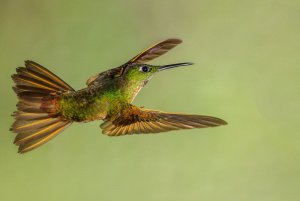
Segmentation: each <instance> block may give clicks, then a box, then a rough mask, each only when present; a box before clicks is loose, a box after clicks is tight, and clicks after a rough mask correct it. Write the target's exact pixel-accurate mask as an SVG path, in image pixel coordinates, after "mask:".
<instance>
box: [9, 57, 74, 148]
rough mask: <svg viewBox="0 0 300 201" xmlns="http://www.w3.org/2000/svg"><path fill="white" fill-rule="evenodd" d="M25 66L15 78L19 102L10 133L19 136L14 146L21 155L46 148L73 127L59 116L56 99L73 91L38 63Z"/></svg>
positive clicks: (28, 63)
mask: <svg viewBox="0 0 300 201" xmlns="http://www.w3.org/2000/svg"><path fill="white" fill-rule="evenodd" d="M25 66H26V67H19V68H17V73H16V74H14V75H13V76H12V79H13V80H14V82H15V83H16V86H15V87H13V90H14V91H15V93H16V94H17V96H18V99H19V102H18V103H17V111H16V112H14V113H13V115H12V116H14V118H15V122H14V123H13V125H12V127H11V130H12V131H13V132H15V133H17V136H16V138H15V141H14V143H15V144H16V145H18V146H19V153H25V152H28V151H30V150H32V149H34V148H36V147H38V146H40V145H42V144H44V143H45V142H47V141H49V140H50V139H52V138H53V137H54V136H56V135H57V134H58V133H60V132H61V131H62V130H63V129H64V128H66V127H67V126H68V125H70V124H71V123H72V122H71V121H69V120H66V119H64V118H62V117H61V116H60V114H59V111H58V110H57V99H58V98H59V96H60V94H62V93H65V92H69V91H74V89H73V88H72V87H70V86H69V85H68V84H67V83H65V82H64V81H63V80H61V79H60V78H59V77H57V76H56V75H54V74H53V73H51V72H50V71H49V70H47V69H46V68H44V67H42V66H41V65H39V64H37V63H35V62H32V61H25Z"/></svg>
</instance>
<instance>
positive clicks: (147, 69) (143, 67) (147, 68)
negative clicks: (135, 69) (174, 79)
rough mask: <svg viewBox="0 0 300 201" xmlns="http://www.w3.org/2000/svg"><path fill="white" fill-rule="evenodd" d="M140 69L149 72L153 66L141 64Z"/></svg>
mask: <svg viewBox="0 0 300 201" xmlns="http://www.w3.org/2000/svg"><path fill="white" fill-rule="evenodd" d="M140 71H141V72H144V73H147V72H150V71H151V68H150V67H148V66H141V67H140Z"/></svg>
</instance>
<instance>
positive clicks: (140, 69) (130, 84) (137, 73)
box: [120, 62, 193, 102]
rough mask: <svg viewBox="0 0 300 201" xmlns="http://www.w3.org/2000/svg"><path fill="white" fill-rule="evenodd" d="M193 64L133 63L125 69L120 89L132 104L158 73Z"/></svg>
mask: <svg viewBox="0 0 300 201" xmlns="http://www.w3.org/2000/svg"><path fill="white" fill-rule="evenodd" d="M192 64H193V63H190V62H186V63H177V64H169V65H164V66H155V65H149V64H140V63H131V64H128V65H127V66H126V67H125V68H124V71H123V75H122V78H121V80H120V88H121V90H122V91H123V92H124V93H125V94H126V97H128V100H129V101H130V102H131V101H132V100H133V99H134V97H135V96H136V95H137V93H138V92H139V91H140V90H141V89H142V88H143V87H144V86H145V85H146V84H147V83H148V81H149V80H150V79H151V77H152V76H153V75H154V74H156V73H157V72H160V71H163V70H167V69H171V68H175V67H180V66H189V65H192Z"/></svg>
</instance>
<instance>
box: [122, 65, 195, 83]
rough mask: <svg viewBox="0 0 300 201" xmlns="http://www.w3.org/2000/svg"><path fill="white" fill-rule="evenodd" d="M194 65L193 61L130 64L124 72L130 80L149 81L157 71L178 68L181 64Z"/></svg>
mask: <svg viewBox="0 0 300 201" xmlns="http://www.w3.org/2000/svg"><path fill="white" fill-rule="evenodd" d="M189 65H193V63H191V62H185V63H176V64H169V65H164V66H155V65H149V64H135V63H132V64H129V66H127V67H126V70H125V72H124V77H125V79H126V80H128V81H132V82H141V83H147V81H148V80H149V79H150V78H151V77H152V76H153V75H154V74H155V73H157V72H160V71H163V70H167V69H171V68H176V67H180V66H189Z"/></svg>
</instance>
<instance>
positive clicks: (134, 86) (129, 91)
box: [121, 80, 148, 103]
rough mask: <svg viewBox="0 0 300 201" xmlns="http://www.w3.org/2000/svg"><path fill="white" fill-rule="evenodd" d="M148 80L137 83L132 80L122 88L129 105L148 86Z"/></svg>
mask: <svg viewBox="0 0 300 201" xmlns="http://www.w3.org/2000/svg"><path fill="white" fill-rule="evenodd" d="M147 82H148V80H145V81H137V80H130V81H127V82H126V84H125V85H124V86H123V87H122V88H121V93H122V94H123V95H124V98H125V99H126V100H127V102H128V103H131V102H132V101H133V100H134V98H135V97H136V95H137V94H138V93H139V92H140V90H141V89H142V88H143V87H144V86H145V85H146V84H147Z"/></svg>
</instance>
